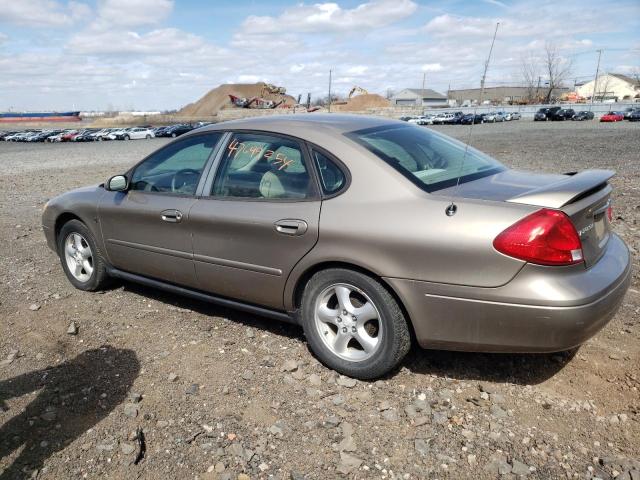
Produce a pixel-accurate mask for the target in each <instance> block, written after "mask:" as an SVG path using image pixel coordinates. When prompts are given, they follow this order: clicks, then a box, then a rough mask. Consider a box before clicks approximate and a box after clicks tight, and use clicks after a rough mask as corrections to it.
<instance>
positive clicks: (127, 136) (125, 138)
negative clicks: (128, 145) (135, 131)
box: [123, 135, 131, 140]
mask: <svg viewBox="0 0 640 480" xmlns="http://www.w3.org/2000/svg"><path fill="white" fill-rule="evenodd" d="M123 139H124V140H130V139H131V137H130V136H129V135H125V136H124V137H123Z"/></svg>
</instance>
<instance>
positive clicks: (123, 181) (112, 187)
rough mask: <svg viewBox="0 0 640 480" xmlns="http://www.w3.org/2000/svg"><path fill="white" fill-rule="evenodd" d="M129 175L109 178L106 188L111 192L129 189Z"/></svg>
mask: <svg viewBox="0 0 640 480" xmlns="http://www.w3.org/2000/svg"><path fill="white" fill-rule="evenodd" d="M127 183H128V182H127V177H125V176H124V175H115V176H113V177H111V178H110V179H109V180H107V183H106V184H105V188H106V189H107V190H109V191H111V192H124V191H125V190H126V189H127Z"/></svg>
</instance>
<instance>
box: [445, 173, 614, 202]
mask: <svg viewBox="0 0 640 480" xmlns="http://www.w3.org/2000/svg"><path fill="white" fill-rule="evenodd" d="M613 175H614V172H612V171H610V170H586V171H584V172H580V173H576V174H565V175H563V174H549V173H532V172H526V171H519V170H505V171H502V172H499V173H496V174H495V175H490V176H487V177H484V178H480V179H478V180H474V181H471V182H467V183H461V184H460V185H459V186H458V187H456V186H453V187H449V188H446V189H443V190H440V191H438V194H442V195H455V196H456V197H460V198H473V199H480V200H489V201H502V202H512V203H521V204H526V205H536V206H541V207H548V208H560V207H562V206H564V205H566V204H567V203H570V202H571V201H573V200H574V199H576V198H577V197H579V196H580V195H582V194H584V193H585V192H586V191H588V190H590V189H593V188H595V187H597V186H598V185H601V184H603V183H605V182H606V181H607V180H609V179H610V178H611V177H612V176H613Z"/></svg>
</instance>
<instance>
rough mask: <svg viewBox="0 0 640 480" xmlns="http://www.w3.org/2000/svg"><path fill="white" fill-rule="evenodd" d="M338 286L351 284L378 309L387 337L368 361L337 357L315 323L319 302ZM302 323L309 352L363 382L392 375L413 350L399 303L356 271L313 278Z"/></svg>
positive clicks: (304, 297) (333, 270)
mask: <svg viewBox="0 0 640 480" xmlns="http://www.w3.org/2000/svg"><path fill="white" fill-rule="evenodd" d="M335 284H348V285H352V286H354V287H356V288H358V289H360V290H361V291H362V292H364V293H365V294H366V295H367V296H368V297H369V298H370V299H371V301H372V302H373V304H374V305H375V307H376V308H377V309H378V312H379V314H380V319H379V321H380V322H381V324H382V332H383V335H382V338H381V339H380V342H381V344H380V346H379V347H378V348H377V350H376V351H375V352H374V353H373V356H371V357H370V358H368V359H365V360H361V361H350V360H346V359H343V358H341V357H340V356H338V355H337V354H335V353H333V352H332V351H331V350H330V349H329V347H327V345H326V344H325V342H324V340H323V339H322V338H321V337H320V332H319V331H318V328H317V327H316V322H315V306H316V300H317V298H318V296H319V295H320V294H321V293H322V292H323V291H324V290H325V289H326V288H328V287H330V286H332V285H335ZM301 323H302V327H303V329H304V333H305V336H306V338H307V342H308V344H309V348H310V349H311V351H312V352H313V353H314V354H315V355H316V356H317V357H318V359H319V360H320V361H321V362H322V363H324V364H325V365H326V366H328V367H329V368H332V369H333V370H336V371H337V372H339V373H342V374H344V375H348V376H350V377H354V378H358V379H361V380H369V379H374V378H378V377H381V376H383V375H385V374H386V373H388V372H390V371H391V370H393V369H394V368H395V367H397V366H398V364H399V363H400V362H401V361H402V359H403V358H404V357H405V355H406V354H407V353H408V352H409V349H410V348H411V335H410V332H409V326H408V325H407V319H406V318H405V316H404V313H403V312H402V309H401V308H400V306H399V305H398V302H397V301H396V300H395V298H394V297H393V296H392V295H391V294H390V293H389V291H388V290H387V289H386V288H385V287H383V286H382V285H381V284H380V282H378V281H377V280H376V279H374V278H372V277H370V276H368V275H365V274H362V273H360V272H357V271H354V270H348V269H343V268H331V269H327V270H322V271H320V272H318V273H316V274H315V275H313V277H311V279H310V280H309V281H308V282H307V284H306V286H305V289H304V293H303V295H302V305H301Z"/></svg>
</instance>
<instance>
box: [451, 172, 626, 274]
mask: <svg viewBox="0 0 640 480" xmlns="http://www.w3.org/2000/svg"><path fill="white" fill-rule="evenodd" d="M614 175H615V173H614V172H613V171H611V170H586V171H584V172H580V173H570V174H565V175H556V174H535V173H531V172H520V171H517V170H506V171H503V172H500V173H497V174H496V175H491V176H489V177H484V178H481V179H479V180H475V181H472V182H467V183H462V184H460V186H459V187H458V189H456V187H450V188H447V189H444V190H441V191H439V192H438V194H445V195H455V197H459V198H475V199H482V200H494V201H504V202H509V203H519V204H524V205H535V206H539V207H544V208H552V209H558V210H562V211H563V212H564V213H566V214H567V215H568V216H569V218H570V219H571V221H572V222H573V224H574V226H575V227H576V230H577V231H578V235H579V236H580V240H581V242H582V251H583V256H584V260H585V264H586V265H587V267H588V266H591V265H593V264H594V263H595V262H597V261H598V259H599V258H600V257H601V256H602V254H603V253H604V250H605V248H606V246H607V242H608V240H609V237H610V230H611V226H610V222H609V218H608V215H607V209H608V208H609V206H610V205H611V190H612V189H611V186H610V185H609V184H608V180H609V179H610V178H611V177H613V176H614Z"/></svg>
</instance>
